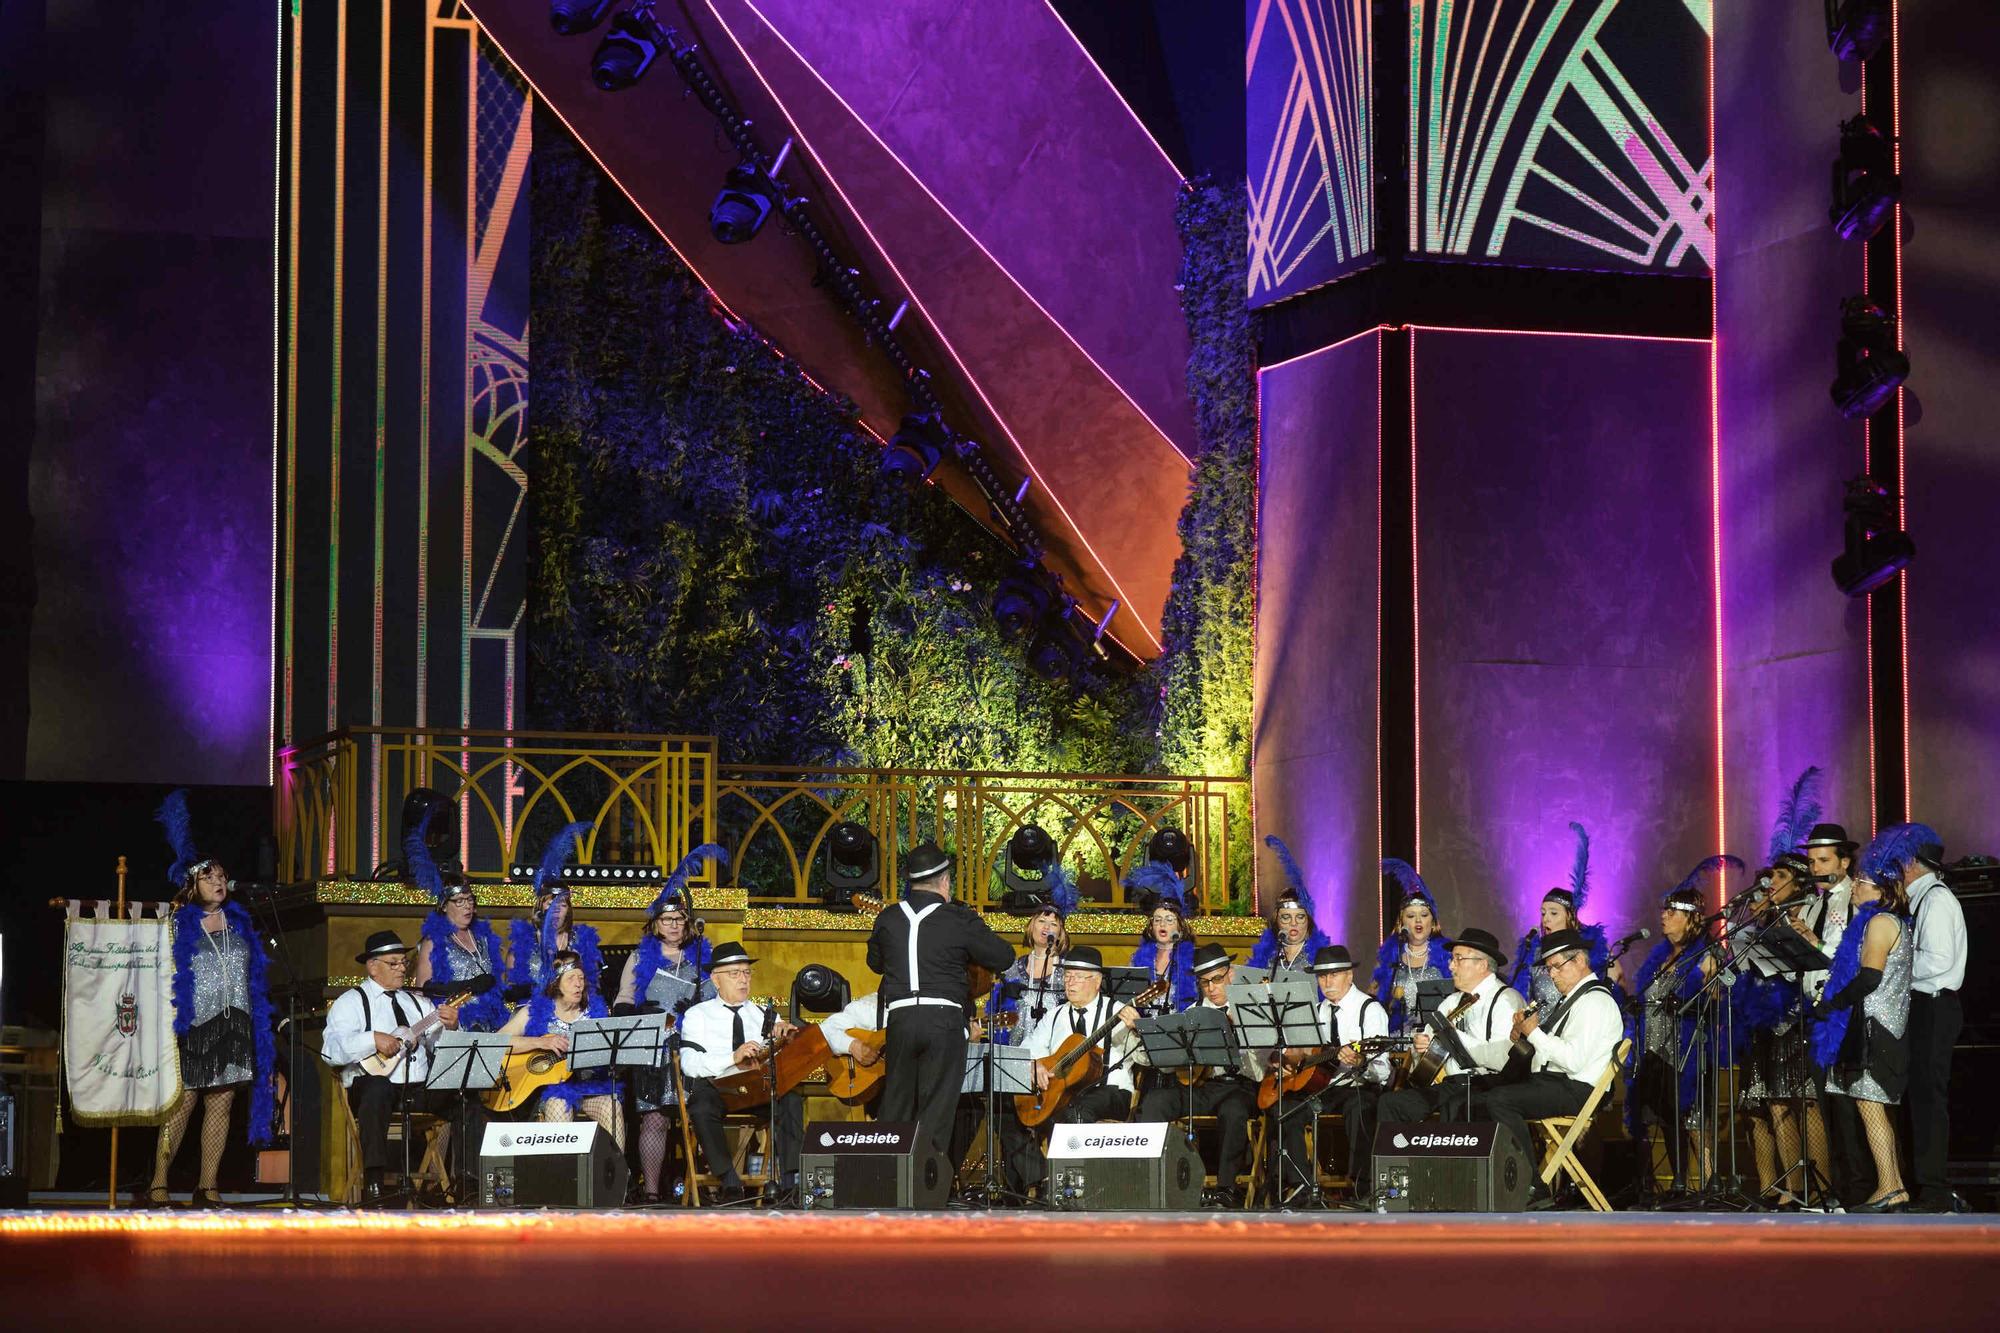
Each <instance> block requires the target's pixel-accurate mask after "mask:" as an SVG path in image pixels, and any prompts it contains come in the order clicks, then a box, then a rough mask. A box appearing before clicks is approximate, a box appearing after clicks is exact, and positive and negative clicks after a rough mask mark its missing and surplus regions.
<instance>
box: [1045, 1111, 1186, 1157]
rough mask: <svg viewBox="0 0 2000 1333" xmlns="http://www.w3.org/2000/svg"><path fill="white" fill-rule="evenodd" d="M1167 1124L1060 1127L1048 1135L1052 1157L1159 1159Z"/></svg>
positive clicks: (1164, 1146)
mask: <svg viewBox="0 0 2000 1333" xmlns="http://www.w3.org/2000/svg"><path fill="white" fill-rule="evenodd" d="M1166 1146H1167V1124H1166V1122H1165V1121H1163V1120H1142V1121H1139V1122H1137V1123H1136V1124H1130V1125H1057V1126H1056V1127H1055V1130H1054V1131H1053V1132H1052V1133H1050V1135H1049V1156H1050V1157H1051V1158H1056V1157H1158V1156H1159V1155H1160V1154H1161V1153H1162V1152H1164V1151H1165V1150H1166Z"/></svg>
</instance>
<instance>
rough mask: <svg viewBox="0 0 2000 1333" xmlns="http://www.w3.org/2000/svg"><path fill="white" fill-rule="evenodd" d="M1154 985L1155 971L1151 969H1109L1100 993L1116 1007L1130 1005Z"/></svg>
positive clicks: (1105, 974) (1105, 972) (1106, 970)
mask: <svg viewBox="0 0 2000 1333" xmlns="http://www.w3.org/2000/svg"><path fill="white" fill-rule="evenodd" d="M1152 984H1153V969H1152V968H1150V967H1107V968H1105V969H1104V985H1103V986H1102V987H1101V988H1100V993H1101V994H1103V995H1104V996H1105V997H1106V998H1108V999H1109V1000H1110V1001H1111V1003H1112V1004H1114V1005H1121V1004H1130V1003H1132V1001H1134V1000H1136V999H1138V998H1139V994H1140V992H1142V991H1144V990H1145V989H1146V987H1148V986H1150V985H1152ZM1170 998H1171V997H1170Z"/></svg>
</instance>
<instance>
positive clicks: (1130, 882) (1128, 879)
mask: <svg viewBox="0 0 2000 1333" xmlns="http://www.w3.org/2000/svg"><path fill="white" fill-rule="evenodd" d="M1122 882H1123V884H1124V885H1125V887H1126V888H1127V889H1130V890H1132V891H1134V892H1135V893H1136V894H1137V895H1138V896H1137V898H1136V899H1134V901H1135V902H1136V903H1137V905H1138V908H1139V910H1140V911H1141V912H1143V913H1145V914H1146V915H1147V916H1151V915H1152V914H1153V912H1154V911H1155V910H1156V909H1157V908H1159V907H1160V905H1161V904H1163V903H1172V904H1173V905H1174V907H1175V908H1176V909H1177V910H1179V912H1180V914H1181V915H1182V916H1186V915H1187V900H1186V899H1185V898H1183V897H1182V894H1183V893H1185V892H1186V890H1187V885H1186V884H1185V883H1184V882H1183V881H1182V880H1181V877H1180V875H1179V873H1178V872H1177V871H1175V869H1174V868H1173V867H1172V866H1170V865H1168V864H1167V863H1166V862H1165V861H1141V862H1140V863H1139V864H1138V865H1136V866H1133V867H1132V869H1131V870H1129V871H1127V872H1126V875H1125V878H1124V880H1123V881H1122Z"/></svg>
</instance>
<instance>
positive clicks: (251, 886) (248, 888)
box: [229, 879, 278, 893]
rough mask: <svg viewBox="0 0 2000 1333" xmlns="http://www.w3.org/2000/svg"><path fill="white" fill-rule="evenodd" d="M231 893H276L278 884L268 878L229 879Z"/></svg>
mask: <svg viewBox="0 0 2000 1333" xmlns="http://www.w3.org/2000/svg"><path fill="white" fill-rule="evenodd" d="M229 891H230V892H231V893H276V892H277V891H278V886H277V885H276V884H274V883H273V882H271V881H270V880H268V879H232V880H230V881H229Z"/></svg>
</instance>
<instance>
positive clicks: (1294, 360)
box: [1257, 324, 1389, 427]
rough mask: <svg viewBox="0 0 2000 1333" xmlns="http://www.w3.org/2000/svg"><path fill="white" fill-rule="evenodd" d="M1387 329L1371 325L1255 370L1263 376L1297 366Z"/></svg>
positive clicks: (1377, 349) (1378, 353) (1384, 326)
mask: <svg viewBox="0 0 2000 1333" xmlns="http://www.w3.org/2000/svg"><path fill="white" fill-rule="evenodd" d="M1388 327H1389V326H1388V325H1387V324H1376V325H1372V326H1370V327H1369V328H1365V329H1362V330H1361V331H1360V332H1359V333H1350V334H1348V335H1347V336H1346V337H1345V338H1342V339H1341V340H1340V341H1339V342H1337V343H1328V344H1327V345H1326V346H1324V347H1315V348H1313V349H1312V350H1311V351H1310V352H1300V353H1299V354H1298V355H1297V356H1290V357H1286V358H1285V359H1284V360H1283V361H1274V362H1272V363H1271V364H1270V365H1268V366H1259V367H1258V368H1257V373H1258V374H1259V375H1265V374H1269V373H1270V372H1271V371H1274V370H1282V369H1283V368H1284V367H1286V366H1292V365H1297V364H1298V363H1299V362H1301V361H1304V360H1306V359H1307V358H1308V357H1315V356H1318V355H1319V354H1320V353H1321V352H1331V351H1332V350H1333V349H1334V348H1336V347H1345V346H1347V344H1349V343H1351V342H1353V341H1354V340H1355V339H1356V338H1366V337H1367V336H1368V335H1369V334H1371V333H1380V332H1382V331H1383V330H1384V329H1386V328H1388ZM1380 358H1381V348H1380V347H1377V348H1376V359H1377V360H1379V359H1380ZM1377 425H1378V427H1379V425H1380V422H1379V421H1378V422H1377Z"/></svg>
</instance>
